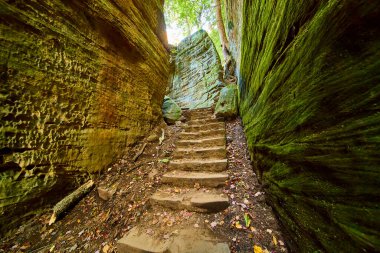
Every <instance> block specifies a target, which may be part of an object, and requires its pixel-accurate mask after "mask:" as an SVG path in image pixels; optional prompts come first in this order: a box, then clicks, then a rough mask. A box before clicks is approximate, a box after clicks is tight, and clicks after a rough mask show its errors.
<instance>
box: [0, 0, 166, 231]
mask: <svg viewBox="0 0 380 253" xmlns="http://www.w3.org/2000/svg"><path fill="white" fill-rule="evenodd" d="M0 9H1V16H0V29H1V32H0V72H1V73H0V76H1V77H0V82H1V86H0V118H1V125H0V129H1V130H0V133H1V135H0V158H1V159H0V180H1V181H0V211H1V218H0V227H1V231H0V233H3V232H5V231H6V230H7V229H8V228H9V227H12V226H14V225H17V224H18V223H19V222H20V220H21V219H23V218H25V217H27V216H28V215H30V214H32V213H33V212H35V211H36V210H38V209H39V208H40V207H43V206H46V204H51V203H54V202H56V201H57V200H59V199H61V198H62V197H63V196H65V194H66V193H67V192H68V191H70V190H72V189H73V188H75V187H76V186H77V185H78V184H79V183H80V182H81V181H83V180H84V179H85V178H87V177H88V174H89V173H93V172H96V171H99V170H101V169H102V168H104V167H106V166H108V165H109V164H110V163H112V162H113V161H114V160H115V159H116V158H117V157H119V156H120V155H121V154H122V153H123V152H124V151H125V150H126V149H127V148H128V146H129V145H131V144H133V143H135V142H136V141H137V140H138V139H139V138H141V137H142V136H144V135H145V134H146V133H148V131H149V130H150V129H152V127H153V126H154V125H155V123H156V122H157V120H159V119H160V118H161V105H162V100H163V97H164V93H165V89H166V86H167V82H168V75H169V71H170V70H169V62H168V54H167V51H166V49H165V47H166V45H167V40H166V35H165V29H164V28H165V24H164V20H163V15H162V1H160V0H150V1H144V0H134V1H122V0H117V1H108V0H101V1H74V0H65V1H56V0H44V1H34V2H30V1H13V2H9V3H7V2H1V3H0Z"/></svg>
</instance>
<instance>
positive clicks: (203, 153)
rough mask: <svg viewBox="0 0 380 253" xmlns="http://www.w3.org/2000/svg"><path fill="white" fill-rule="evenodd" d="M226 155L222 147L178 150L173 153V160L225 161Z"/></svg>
mask: <svg viewBox="0 0 380 253" xmlns="http://www.w3.org/2000/svg"><path fill="white" fill-rule="evenodd" d="M226 155H227V151H226V148H225V147H224V146H219V147H218V146H216V147H207V148H196V147H194V148H178V149H176V150H175V151H174V154H173V158H174V159H225V158H226Z"/></svg>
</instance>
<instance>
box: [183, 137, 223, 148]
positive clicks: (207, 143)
mask: <svg viewBox="0 0 380 253" xmlns="http://www.w3.org/2000/svg"><path fill="white" fill-rule="evenodd" d="M176 145H177V147H178V148H186V147H199V148H201V147H203V148H206V147H213V146H226V137H225V136H223V137H212V138H204V139H203V138H202V139H197V140H178V141H177V143H176Z"/></svg>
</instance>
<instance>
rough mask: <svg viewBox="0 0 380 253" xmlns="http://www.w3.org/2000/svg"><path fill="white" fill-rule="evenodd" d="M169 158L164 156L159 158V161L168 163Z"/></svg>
mask: <svg viewBox="0 0 380 253" xmlns="http://www.w3.org/2000/svg"><path fill="white" fill-rule="evenodd" d="M169 161H170V160H169V159H168V158H164V159H161V160H159V162H161V163H168V162H169Z"/></svg>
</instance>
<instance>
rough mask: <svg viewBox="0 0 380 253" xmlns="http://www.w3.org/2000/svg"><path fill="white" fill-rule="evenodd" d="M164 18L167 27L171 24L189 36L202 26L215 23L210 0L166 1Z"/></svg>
mask: <svg viewBox="0 0 380 253" xmlns="http://www.w3.org/2000/svg"><path fill="white" fill-rule="evenodd" d="M165 18H166V21H167V23H168V24H169V26H170V25H171V24H173V25H175V26H177V27H178V28H180V29H182V30H183V31H185V32H186V33H185V35H186V36H189V35H190V34H191V33H192V32H194V30H200V29H201V28H202V27H203V26H204V25H206V24H213V23H215V10H214V6H213V4H212V0H167V1H166V2H165Z"/></svg>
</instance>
